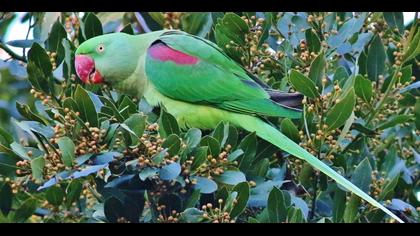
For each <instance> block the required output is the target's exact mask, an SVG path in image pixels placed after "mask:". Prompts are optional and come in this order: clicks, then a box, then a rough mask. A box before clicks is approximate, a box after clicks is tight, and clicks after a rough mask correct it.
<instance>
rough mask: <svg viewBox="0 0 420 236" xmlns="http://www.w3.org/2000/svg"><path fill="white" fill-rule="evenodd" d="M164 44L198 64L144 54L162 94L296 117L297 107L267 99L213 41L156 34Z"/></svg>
mask: <svg viewBox="0 0 420 236" xmlns="http://www.w3.org/2000/svg"><path fill="white" fill-rule="evenodd" d="M159 40H160V41H161V42H163V43H164V44H165V45H166V46H168V47H170V48H172V49H174V50H177V51H181V52H183V53H185V54H188V55H190V56H193V57H197V58H199V62H198V63H197V64H193V65H188V64H183V65H180V64H176V63H175V62H173V61H161V60H158V59H155V58H153V57H151V56H150V55H149V54H148V55H147V57H146V66H145V69H146V75H147V77H148V79H149V80H150V81H151V82H152V84H153V85H154V86H155V87H156V89H157V90H158V91H159V92H160V93H162V94H163V95H165V96H167V97H170V98H172V99H176V100H181V101H185V102H191V103H198V104H206V105H210V106H215V107H217V108H221V109H225V110H229V111H235V112H240V113H245V114H250V115H264V116H281V117H289V118H292V119H293V118H299V117H300V115H301V112H300V110H299V109H295V108H291V107H287V106H284V105H281V104H279V103H276V102H274V101H272V100H270V95H269V93H268V92H267V91H266V90H264V88H263V87H261V86H260V85H259V84H258V83H257V82H255V81H254V80H253V79H252V78H251V77H250V76H249V75H248V72H247V71H246V70H245V69H243V68H242V67H241V66H240V65H238V64H237V63H236V62H234V61H233V60H232V59H230V58H229V57H227V56H226V55H225V54H224V53H223V52H221V51H220V49H219V48H217V46H215V45H214V44H213V43H211V42H209V41H207V40H204V39H200V38H198V37H194V36H191V35H188V34H185V33H178V32H172V33H170V34H169V33H167V34H164V35H163V36H161V37H159Z"/></svg>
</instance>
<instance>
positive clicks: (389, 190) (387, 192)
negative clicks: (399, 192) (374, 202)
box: [378, 176, 399, 200]
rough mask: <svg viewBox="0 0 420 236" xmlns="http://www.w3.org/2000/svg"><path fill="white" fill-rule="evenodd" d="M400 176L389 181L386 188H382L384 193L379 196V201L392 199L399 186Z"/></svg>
mask: <svg viewBox="0 0 420 236" xmlns="http://www.w3.org/2000/svg"><path fill="white" fill-rule="evenodd" d="M398 180H399V176H396V177H395V178H393V179H392V180H388V181H387V182H386V183H385V185H384V187H383V188H382V192H381V193H380V194H379V197H378V199H379V200H388V199H391V198H392V196H393V193H394V189H395V187H396V186H397V184H398Z"/></svg>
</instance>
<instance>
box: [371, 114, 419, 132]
mask: <svg viewBox="0 0 420 236" xmlns="http://www.w3.org/2000/svg"><path fill="white" fill-rule="evenodd" d="M411 118H413V116H412V115H396V116H393V117H391V118H389V119H388V120H387V121H385V122H384V123H382V124H380V125H379V126H378V127H377V129H378V130H384V129H388V128H391V127H394V126H396V125H399V124H403V123H405V122H407V121H409V120H410V119H411Z"/></svg>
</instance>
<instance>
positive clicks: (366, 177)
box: [351, 157, 372, 193]
mask: <svg viewBox="0 0 420 236" xmlns="http://www.w3.org/2000/svg"><path fill="white" fill-rule="evenodd" d="M351 182H352V183H353V184H354V185H356V186H357V187H359V188H360V189H361V190H363V191H364V192H365V193H368V192H369V189H370V184H371V182H372V167H371V166H370V163H369V160H368V158H367V157H366V158H365V159H363V161H361V162H360V163H359V165H357V167H356V169H355V170H354V171H353V174H352V176H351Z"/></svg>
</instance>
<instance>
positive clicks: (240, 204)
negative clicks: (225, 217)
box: [230, 182, 249, 218]
mask: <svg viewBox="0 0 420 236" xmlns="http://www.w3.org/2000/svg"><path fill="white" fill-rule="evenodd" d="M232 191H235V192H237V193H238V195H237V198H236V202H237V203H236V204H234V206H233V208H232V210H231V211H230V217H231V218H235V217H237V216H239V215H240V214H241V213H242V212H243V211H244V210H245V208H246V206H247V203H248V199H249V185H248V182H242V183H238V184H237V185H235V187H233V190H232Z"/></svg>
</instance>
